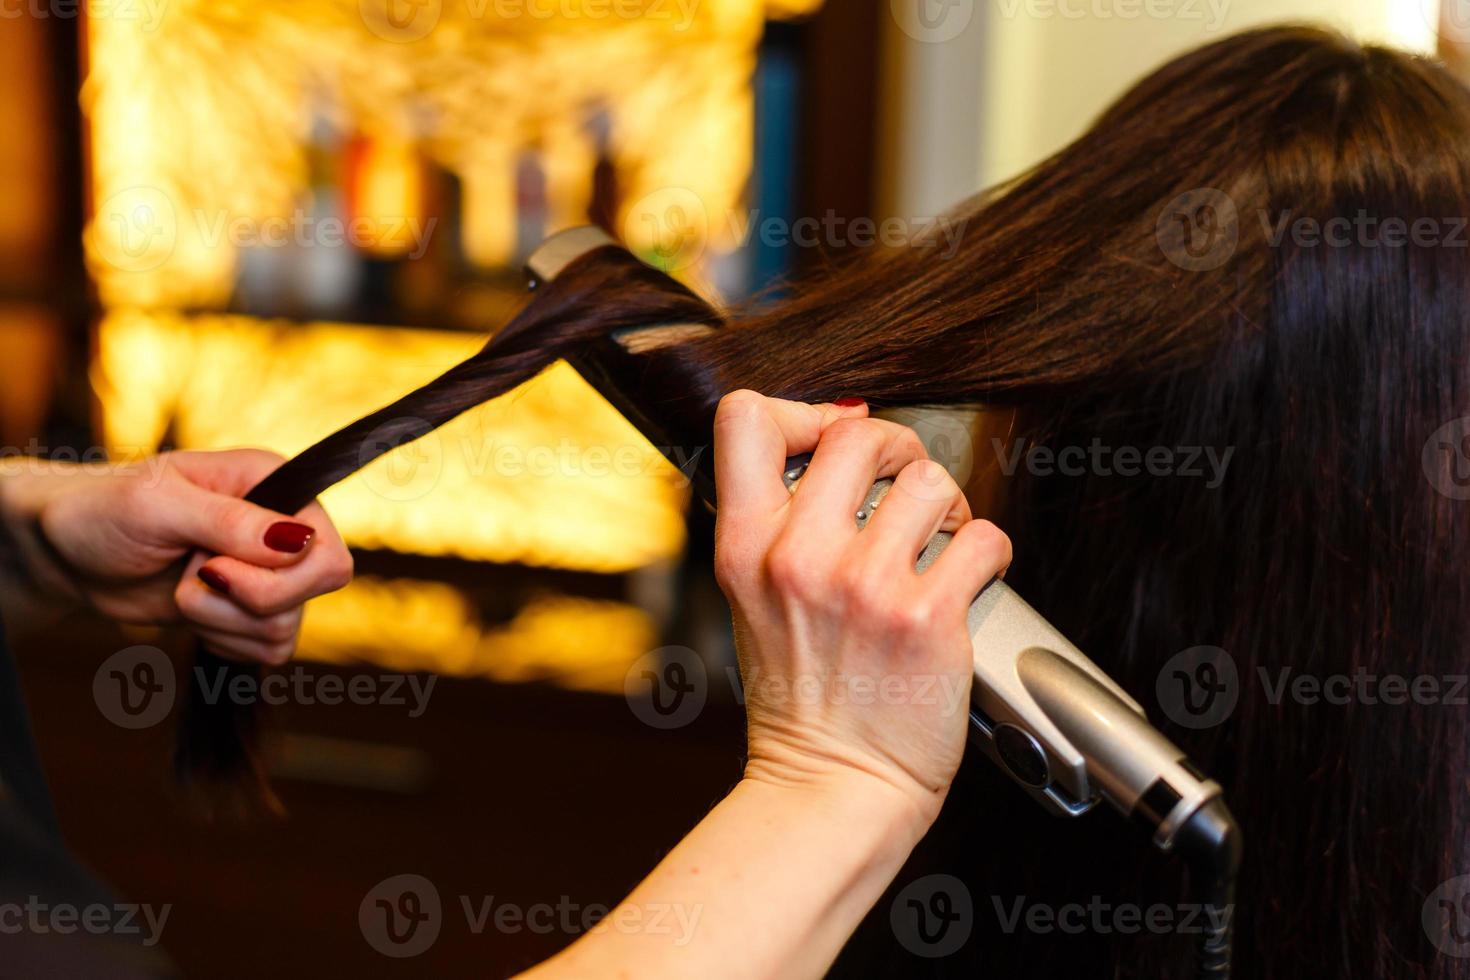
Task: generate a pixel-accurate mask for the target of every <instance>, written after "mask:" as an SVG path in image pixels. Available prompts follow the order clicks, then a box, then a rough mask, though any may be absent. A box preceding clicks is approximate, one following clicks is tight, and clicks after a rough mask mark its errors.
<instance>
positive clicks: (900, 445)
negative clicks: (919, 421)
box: [890, 423, 943, 469]
mask: <svg viewBox="0 0 1470 980" xmlns="http://www.w3.org/2000/svg"><path fill="white" fill-rule="evenodd" d="M890 424H893V423H890ZM893 425H894V428H895V429H896V430H897V431H896V432H895V433H894V436H893V445H894V448H895V449H897V450H899V451H900V452H901V453H902V454H903V455H906V456H913V457H914V458H915V459H918V460H927V459H928V458H929V449H928V447H926V446H925V445H924V440H923V439H920V438H919V434H918V433H917V432H915V431H914V430H913V429H911V428H909V427H908V426H906V425H897V424H893ZM936 465H937V464H936ZM940 468H941V469H943V467H940Z"/></svg>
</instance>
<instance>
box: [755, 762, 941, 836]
mask: <svg viewBox="0 0 1470 980" xmlns="http://www.w3.org/2000/svg"><path fill="white" fill-rule="evenodd" d="M740 785H741V786H744V787H747V791H748V792H753V793H759V794H761V795H762V796H763V797H764V798H766V799H768V800H772V801H781V802H789V804H790V805H792V806H795V807H800V808H804V809H807V810H809V811H810V812H812V813H814V814H816V815H818V816H819V817H822V818H824V819H830V821H831V822H832V823H833V825H834V826H842V827H848V826H853V825H861V826H868V827H875V828H881V829H882V831H883V833H882V834H881V835H880V836H881V839H882V840H884V841H886V842H889V843H891V844H892V845H893V846H894V847H895V848H897V849H899V850H901V851H902V853H903V855H905V856H906V855H907V854H908V852H909V851H910V850H912V849H913V847H914V845H915V844H917V843H918V842H919V839H920V838H922V837H923V836H924V834H925V833H927V832H928V830H929V827H930V826H931V825H932V824H933V823H934V820H935V818H936V817H937V816H938V815H939V807H940V805H941V804H942V803H943V802H944V796H945V794H944V793H942V792H941V793H937V794H933V795H931V796H928V797H924V796H920V795H917V794H915V793H913V792H910V791H908V790H905V789H902V788H900V787H899V786H897V785H895V784H894V783H893V782H891V781H889V780H888V779H885V778H883V777H880V776H876V775H872V774H870V773H868V772H864V771H862V770H859V769H852V768H847V767H834V768H833V769H831V770H829V771H820V772H813V771H811V770H809V769H802V770H794V769H792V768H790V767H784V766H778V765H773V764H770V763H767V762H764V761H762V760H752V761H751V762H750V763H748V764H747V765H746V767H745V774H744V777H743V778H742V779H741V781H740Z"/></svg>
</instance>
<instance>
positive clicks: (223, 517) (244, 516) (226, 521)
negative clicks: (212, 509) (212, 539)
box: [217, 504, 255, 542]
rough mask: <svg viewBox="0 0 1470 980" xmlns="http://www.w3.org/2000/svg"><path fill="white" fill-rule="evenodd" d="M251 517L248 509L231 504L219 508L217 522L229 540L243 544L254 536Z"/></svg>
mask: <svg viewBox="0 0 1470 980" xmlns="http://www.w3.org/2000/svg"><path fill="white" fill-rule="evenodd" d="M252 516H253V515H252V514H251V513H250V511H249V509H248V508H246V507H243V506H235V505H233V504H231V505H227V506H224V507H221V508H220V513H219V515H218V517H217V520H218V521H219V526H220V529H221V530H222V531H224V533H225V535H226V536H227V537H228V538H229V540H231V541H241V542H243V541H245V540H247V539H248V538H249V537H251V536H252V535H253V534H254V531H255V528H254V527H253V523H254V522H253V521H252V520H251V518H252Z"/></svg>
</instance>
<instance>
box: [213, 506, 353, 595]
mask: <svg viewBox="0 0 1470 980" xmlns="http://www.w3.org/2000/svg"><path fill="white" fill-rule="evenodd" d="M326 526H327V527H330V526H331V525H330V524H327V525H326ZM324 537H327V539H326V540H323V541H320V542H318V543H317V544H316V545H315V546H314V547H313V548H312V549H311V553H310V554H308V555H307V556H306V557H305V558H303V559H302V560H301V561H300V562H299V563H298V564H295V565H291V566H289V567H287V568H262V567H260V566H259V565H253V564H250V563H249V562H243V561H240V560H239V559H237V558H233V557H230V556H228V555H215V556H213V557H211V558H209V559H208V560H207V561H205V562H204V563H203V564H202V565H201V566H200V570H199V573H198V575H197V577H198V578H199V579H201V580H203V582H204V583H205V584H207V585H209V586H210V587H211V588H213V589H214V590H215V591H216V592H218V593H221V594H223V595H227V596H229V598H230V601H231V602H234V603H235V604H236V605H238V606H240V607H241V608H243V609H244V610H246V611H247V612H250V613H253V614H255V615H257V616H272V615H275V614H276V613H281V612H285V611H287V610H288V609H291V608H293V607H295V606H299V605H301V604H302V603H304V602H306V601H307V600H308V599H312V598H315V597H316V596H319V595H323V594H325V593H327V592H334V591H336V590H337V589H340V588H342V587H343V586H344V585H346V584H347V583H348V582H349V581H351V579H352V555H351V553H350V552H348V550H347V547H346V545H344V544H343V543H342V540H341V539H340V538H338V537H336V534H335V532H333V533H332V534H331V535H330V536H326V535H324Z"/></svg>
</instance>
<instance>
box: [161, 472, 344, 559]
mask: <svg viewBox="0 0 1470 980" xmlns="http://www.w3.org/2000/svg"><path fill="white" fill-rule="evenodd" d="M182 496H183V499H182V500H180V501H178V511H177V514H176V519H175V521H174V528H175V532H176V533H177V534H178V535H179V537H181V538H182V539H183V541H182V542H181V543H185V544H188V545H190V546H192V547H195V548H201V549H204V550H205V551H210V552H213V553H215V554H218V555H229V556H230V557H231V558H238V559H239V560H241V561H243V562H248V563H249V564H251V565H258V566H260V567H262V568H282V567H285V566H287V565H294V564H295V563H296V562H298V561H300V560H301V559H302V558H303V557H305V555H306V552H307V550H308V549H309V548H310V547H311V542H312V540H313V539H314V538H315V537H316V528H314V527H312V526H311V525H309V524H303V523H302V522H301V521H298V520H295V519H294V518H291V517H287V516H286V515H285V514H278V513H276V512H275V511H273V510H267V509H266V508H264V507H261V506H259V505H257V504H252V503H250V502H249V501H246V500H241V499H240V498H239V497H231V496H229V495H228V494H223V493H215V492H214V491H213V490H206V489H204V488H203V487H200V486H197V485H195V484H190V483H184V484H183V488H182Z"/></svg>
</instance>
